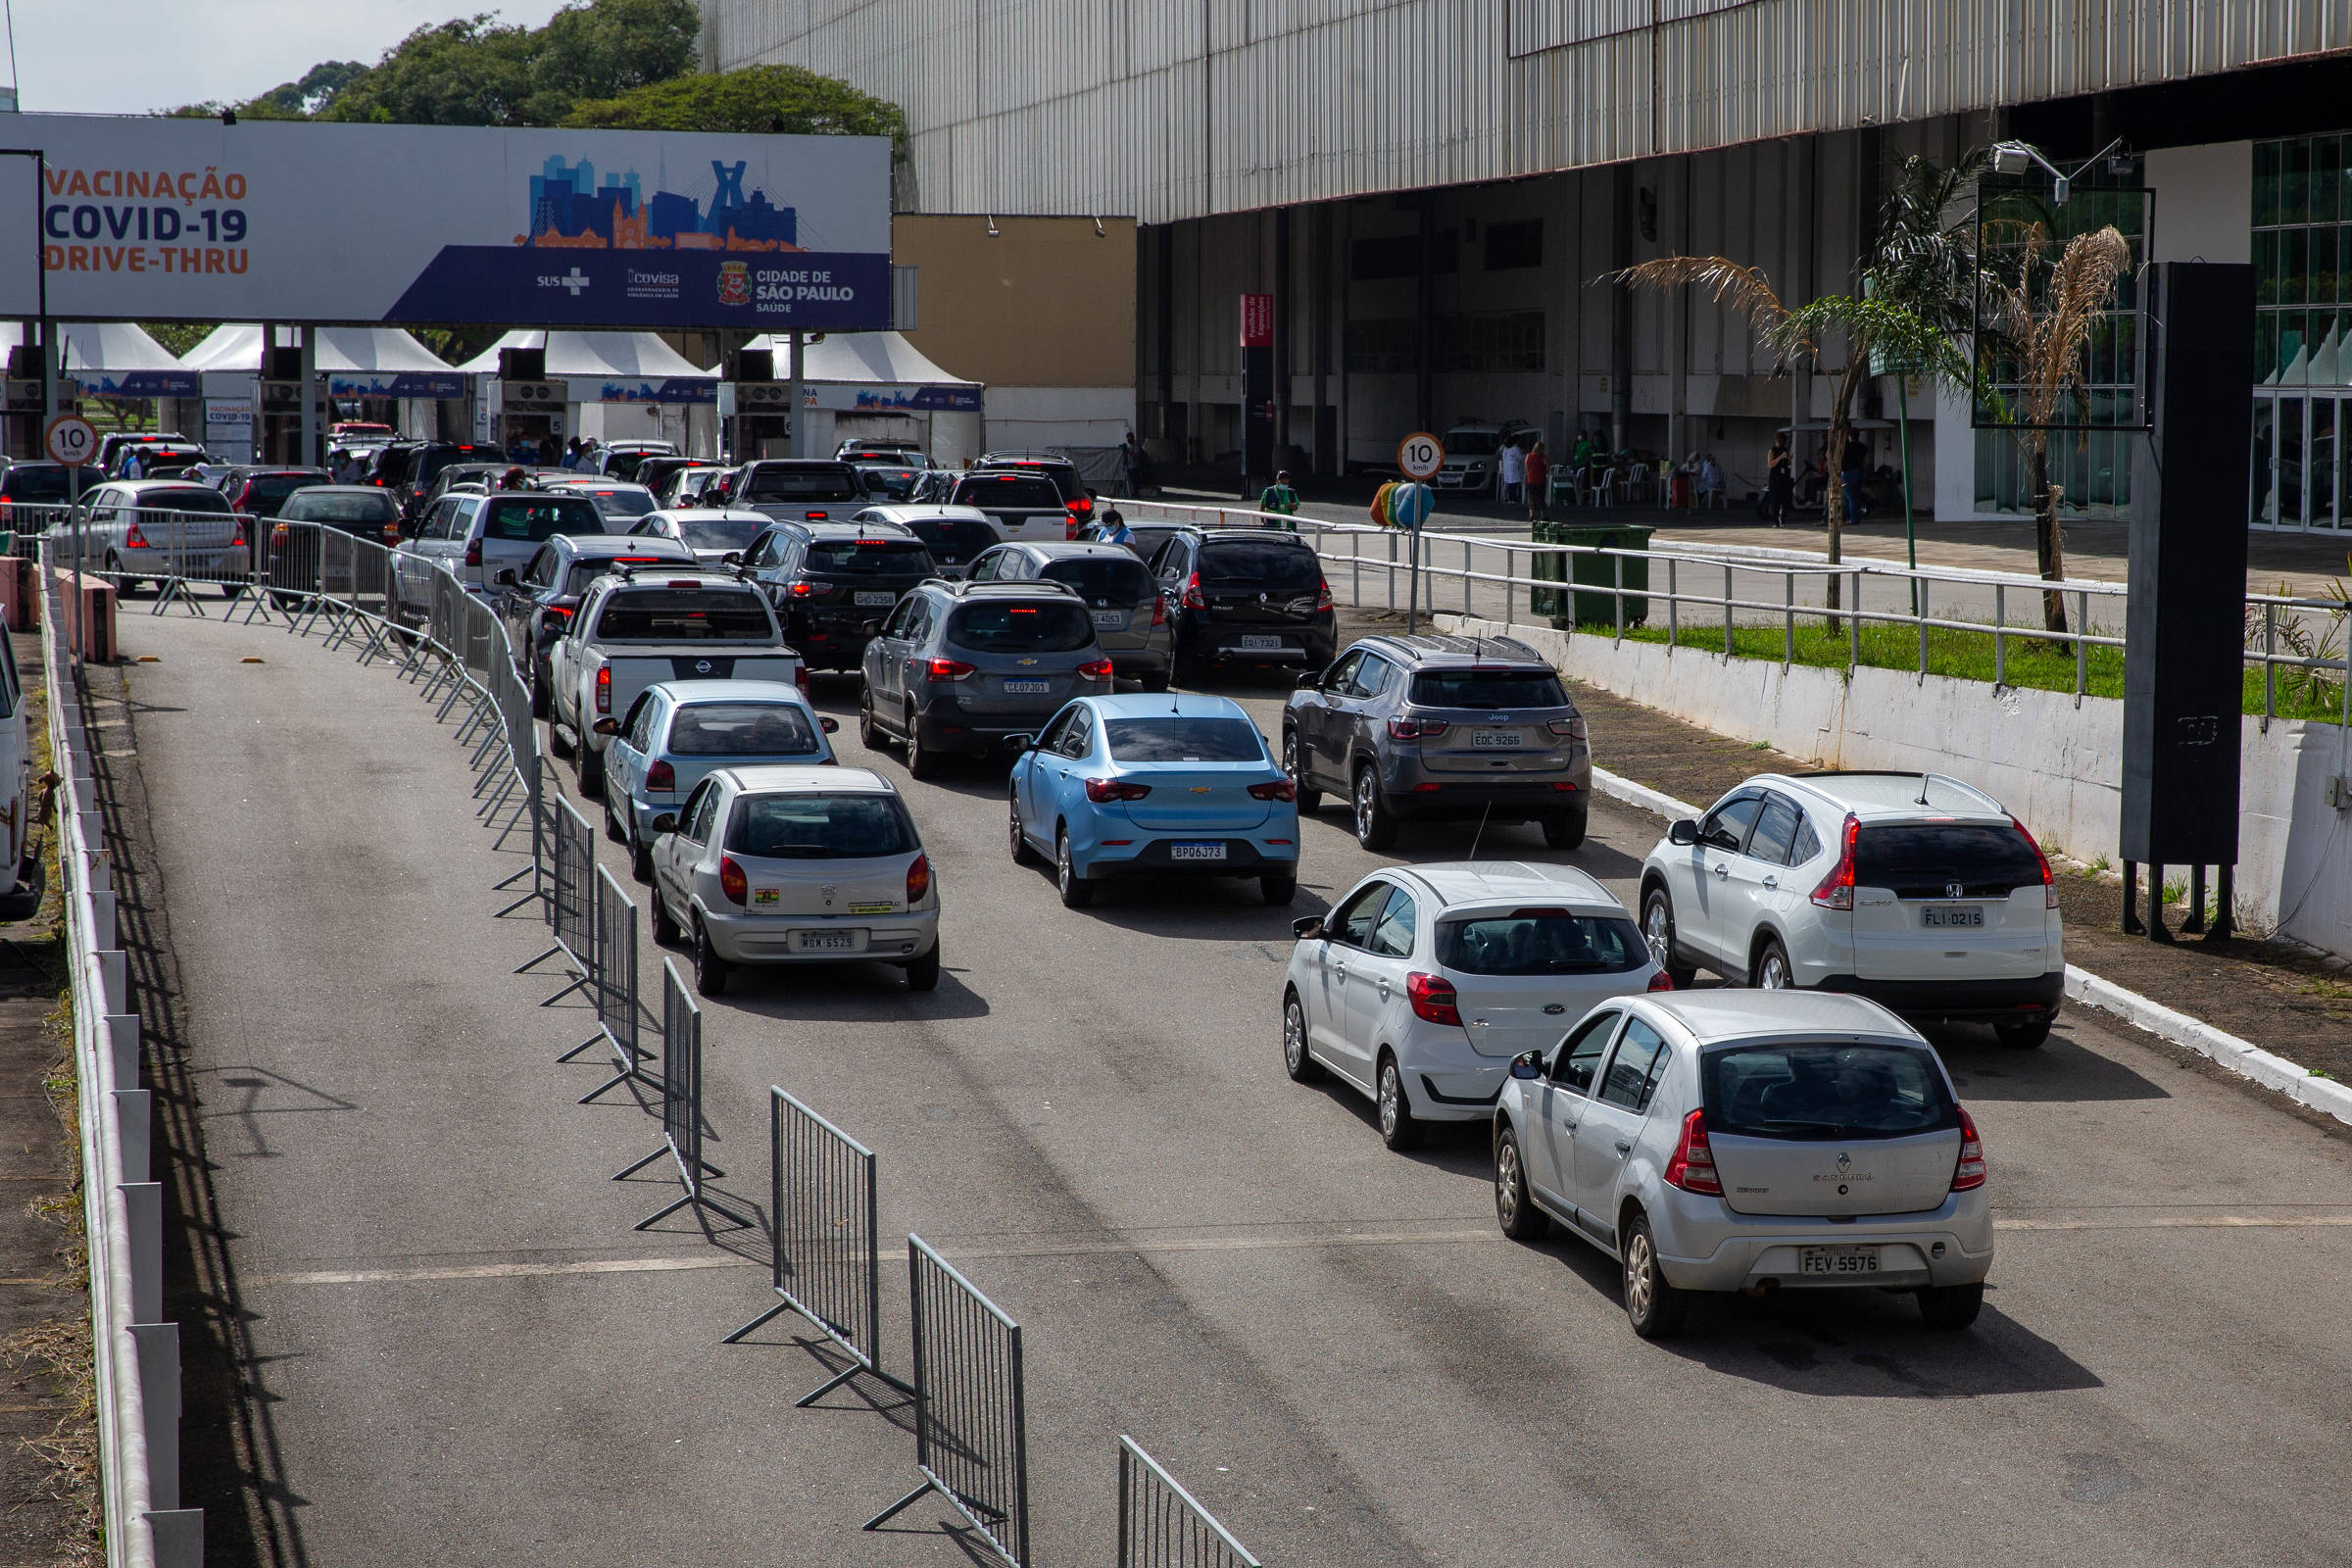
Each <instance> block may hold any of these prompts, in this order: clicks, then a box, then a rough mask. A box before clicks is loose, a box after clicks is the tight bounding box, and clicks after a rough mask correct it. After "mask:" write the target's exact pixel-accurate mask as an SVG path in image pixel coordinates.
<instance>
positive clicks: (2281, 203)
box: [2278, 140, 2311, 223]
mask: <svg viewBox="0 0 2352 1568" xmlns="http://www.w3.org/2000/svg"><path fill="white" fill-rule="evenodd" d="M2285 175H2286V177H2285V180H2284V182H2283V184H2282V185H2281V187H2280V190H2279V199H2278V221H2280V222H2281V223H2308V222H2310V221H2311V143H2310V142H2309V141H2308V140H2297V141H2290V142H2288V143H2287V144H2286V167H2285Z"/></svg>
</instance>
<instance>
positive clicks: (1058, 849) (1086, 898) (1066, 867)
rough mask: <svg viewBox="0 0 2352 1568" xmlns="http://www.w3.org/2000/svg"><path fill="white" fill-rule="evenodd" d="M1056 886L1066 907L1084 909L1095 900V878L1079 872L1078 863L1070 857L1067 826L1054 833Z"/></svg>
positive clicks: (1063, 905)
mask: <svg viewBox="0 0 2352 1568" xmlns="http://www.w3.org/2000/svg"><path fill="white" fill-rule="evenodd" d="M1054 887H1055V888H1056V889H1057V890H1058V891H1059V892H1060V894H1061V903H1062V907H1064V908H1069V909H1083V908H1085V907H1087V906H1088V905H1090V904H1092V903H1094V902H1095V879H1094V878H1093V877H1091V876H1080V875H1079V874H1078V863H1077V862H1076V861H1075V860H1073V859H1071V858H1070V834H1069V830H1068V829H1067V828H1061V829H1057V830H1056V831H1055V832H1054Z"/></svg>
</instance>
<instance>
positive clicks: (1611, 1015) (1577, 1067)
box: [1551, 1009, 1623, 1095]
mask: <svg viewBox="0 0 2352 1568" xmlns="http://www.w3.org/2000/svg"><path fill="white" fill-rule="evenodd" d="M1622 1016H1623V1014H1621V1013H1619V1012H1617V1011H1616V1010H1615V1009H1611V1010H1610V1011H1607V1012H1603V1013H1597V1014H1595V1015H1594V1016H1593V1017H1590V1018H1587V1019H1586V1020H1585V1021H1584V1022H1583V1023H1581V1024H1579V1025H1577V1027H1576V1032H1575V1033H1574V1034H1571V1035H1570V1036H1569V1037H1568V1038H1567V1039H1565V1040H1563V1041H1561V1042H1560V1053H1559V1054H1558V1055H1557V1056H1555V1057H1553V1058H1552V1067H1551V1081H1552V1082H1553V1083H1555V1084H1558V1085H1559V1086H1560V1087H1561V1088H1563V1089H1573V1090H1575V1091H1576V1092H1577V1093H1578V1094H1580V1095H1589V1094H1591V1093H1592V1092H1593V1074H1594V1073H1596V1072H1598V1071H1600V1058H1601V1057H1602V1055H1604V1054H1606V1053H1607V1051H1608V1049H1609V1036H1610V1035H1611V1034H1612V1033H1613V1032H1614V1031H1615V1030H1616V1028H1617V1020H1618V1019H1619V1018H1620V1017H1622Z"/></svg>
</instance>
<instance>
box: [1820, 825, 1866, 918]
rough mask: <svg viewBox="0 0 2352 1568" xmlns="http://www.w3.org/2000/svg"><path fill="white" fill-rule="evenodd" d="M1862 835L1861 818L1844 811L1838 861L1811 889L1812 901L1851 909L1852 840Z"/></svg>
mask: <svg viewBox="0 0 2352 1568" xmlns="http://www.w3.org/2000/svg"><path fill="white" fill-rule="evenodd" d="M1861 835H1862V819H1861V818H1860V817H1858V816H1856V815H1854V813H1853V812H1851V811H1848V812H1846V813H1845V832H1844V833H1843V834H1841V835H1840V840H1841V842H1840V844H1839V847H1838V863H1837V864H1836V865H1833V866H1831V867H1830V874H1829V875H1828V876H1825V877H1823V878H1822V879H1821V886H1819V887H1817V888H1815V889H1814V890H1813V902H1814V903H1815V904H1817V905H1819V906H1820V907H1823V908H1825V909H1851V908H1852V907H1854V840H1855V839H1857V838H1859V837H1861Z"/></svg>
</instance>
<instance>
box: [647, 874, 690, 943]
mask: <svg viewBox="0 0 2352 1568" xmlns="http://www.w3.org/2000/svg"><path fill="white" fill-rule="evenodd" d="M653 902H654V907H653V917H654V946H655V947H658V948H674V947H676V946H677V945H678V938H679V936H680V935H682V934H683V933H681V932H680V931H679V930H678V922H677V921H675V920H673V919H671V918H670V914H669V901H668V900H667V899H664V898H663V897H662V890H661V889H660V888H658V887H657V888H655V889H654V901H653Z"/></svg>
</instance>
